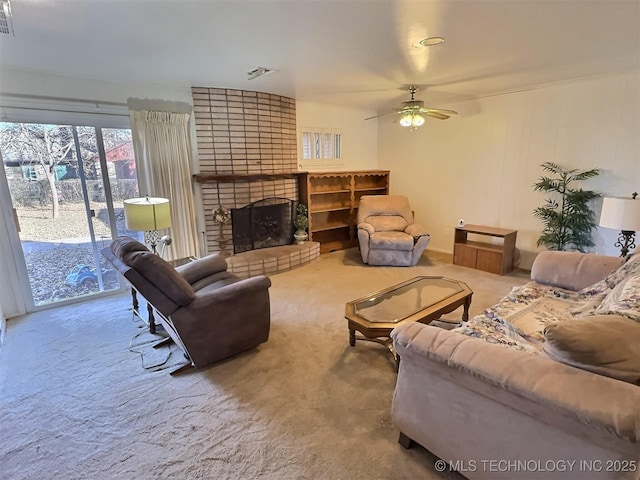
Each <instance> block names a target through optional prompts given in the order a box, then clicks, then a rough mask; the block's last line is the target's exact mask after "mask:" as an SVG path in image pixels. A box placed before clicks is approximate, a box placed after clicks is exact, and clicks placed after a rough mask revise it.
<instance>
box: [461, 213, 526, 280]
mask: <svg viewBox="0 0 640 480" xmlns="http://www.w3.org/2000/svg"><path fill="white" fill-rule="evenodd" d="M517 234H518V232H517V230H508V229H504V228H495V227H486V226H484V225H465V226H464V227H458V228H456V231H455V237H454V243H453V263H454V264H455V265H461V266H463V267H469V268H475V269H477V270H483V271H485V272H491V273H496V274H498V275H504V274H505V273H507V272H510V271H511V270H513V256H514V253H515V249H516V236H517ZM469 235H472V237H473V238H478V237H479V238H480V240H472V239H471V238H470V237H469ZM494 239H496V240H497V242H496V243H494V242H493V240H494Z"/></svg>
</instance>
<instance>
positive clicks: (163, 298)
mask: <svg viewBox="0 0 640 480" xmlns="http://www.w3.org/2000/svg"><path fill="white" fill-rule="evenodd" d="M102 254H103V255H104V256H105V258H106V259H107V260H109V262H111V263H112V264H113V266H114V267H115V268H116V270H117V271H118V272H119V273H121V274H122V275H123V276H124V277H125V278H126V279H127V280H128V281H129V282H130V283H131V285H132V286H133V287H134V288H135V289H136V291H137V292H138V293H139V294H140V295H142V296H143V297H144V298H145V300H147V302H148V303H149V304H151V305H152V306H153V308H154V310H155V312H156V313H157V314H158V317H159V320H160V323H161V324H162V326H163V327H164V329H165V330H166V332H167V333H168V335H169V336H170V337H171V338H172V339H173V340H174V341H175V342H176V344H178V345H179V346H180V347H181V348H182V349H183V350H184V353H185V356H186V357H187V358H188V360H189V361H190V363H191V365H193V366H195V367H204V366H207V365H211V364H213V363H215V362H217V361H219V360H222V359H225V358H228V357H231V356H233V355H235V354H237V353H240V352H243V351H246V350H249V349H251V348H254V347H256V346H258V345H259V344H261V343H263V342H266V341H267V339H268V338H269V327H270V318H271V316H270V302H269V287H270V286H271V280H269V278H268V277H266V276H264V275H260V276H257V277H252V278H247V279H240V278H239V277H237V276H236V275H234V274H233V273H231V272H227V263H226V261H225V259H224V258H223V257H222V256H220V255H209V256H207V257H204V258H201V259H197V260H194V261H193V262H190V263H187V264H186V265H182V266H180V267H176V268H173V267H172V266H171V265H170V264H169V263H168V262H166V261H165V260H163V259H162V258H161V257H159V256H158V255H155V254H153V253H151V252H150V251H149V250H148V249H147V248H146V247H145V246H144V245H143V244H141V243H140V242H138V241H136V240H134V239H132V238H129V237H119V238H117V239H116V240H115V241H113V242H112V243H111V245H109V247H106V248H104V249H103V250H102Z"/></svg>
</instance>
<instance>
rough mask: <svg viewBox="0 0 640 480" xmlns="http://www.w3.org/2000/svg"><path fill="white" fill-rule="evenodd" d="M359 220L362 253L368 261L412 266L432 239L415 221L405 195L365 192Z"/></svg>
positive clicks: (361, 202)
mask: <svg viewBox="0 0 640 480" xmlns="http://www.w3.org/2000/svg"><path fill="white" fill-rule="evenodd" d="M357 220H358V242H359V244H360V254H361V255H362V261H363V262H364V263H368V264H369V265H392V266H398V267H409V266H413V265H415V264H416V263H418V260H419V259H420V256H421V255H422V252H424V249H425V248H427V245H428V244H429V240H430V239H431V237H430V236H429V234H428V233H427V231H426V229H425V228H424V227H423V226H421V225H419V224H417V223H414V222H413V212H412V210H411V206H410V205H409V199H408V198H407V197H405V196H404V195H363V196H362V197H360V205H359V207H358V218H357Z"/></svg>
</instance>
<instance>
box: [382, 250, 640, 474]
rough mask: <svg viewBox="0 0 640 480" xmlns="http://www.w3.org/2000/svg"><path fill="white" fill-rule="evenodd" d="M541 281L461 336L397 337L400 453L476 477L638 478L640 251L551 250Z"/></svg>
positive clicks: (420, 331) (537, 276)
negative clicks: (427, 456) (434, 459)
mask: <svg viewBox="0 0 640 480" xmlns="http://www.w3.org/2000/svg"><path fill="white" fill-rule="evenodd" d="M531 280H532V281H531V282H529V283H528V284H526V285H524V286H521V287H515V288H513V289H512V291H511V292H510V293H509V294H508V295H506V296H505V297H504V298H503V299H502V300H500V301H499V302H498V303H497V304H496V305H494V306H493V307H491V308H489V309H487V310H486V311H485V312H483V313H482V314H480V315H477V316H476V317H474V318H472V319H471V320H469V321H468V322H465V323H463V324H462V325H461V326H460V327H458V328H455V329H453V330H450V331H447V330H443V329H440V328H436V327H433V326H428V325H423V324H420V323H412V324H408V325H403V326H400V327H398V328H396V329H395V330H394V331H393V332H392V334H391V336H392V339H393V343H394V346H395V348H396V350H397V352H398V354H399V356H400V358H401V362H400V369H399V372H398V381H397V385H396V391H395V394H394V399H393V406H392V419H393V421H394V424H395V425H396V427H398V429H399V430H400V432H401V433H400V443H401V444H402V445H403V446H405V447H409V446H411V445H412V443H413V442H416V443H419V444H421V445H422V446H424V447H425V448H427V449H428V450H430V451H431V452H432V453H433V454H435V455H437V456H438V457H440V458H441V459H443V460H444V461H445V462H447V463H446V465H455V466H457V467H456V468H457V469H458V470H460V469H464V471H461V473H463V475H465V476H467V477H468V478H471V479H476V478H479V479H484V478H487V479H489V478H491V479H500V478H504V479H507V478H518V479H527V478H537V479H554V478H562V479H573V478H580V479H583V478H584V479H586V478H605V479H636V480H637V479H638V478H640V253H637V254H635V255H632V256H630V257H628V258H626V259H620V258H615V257H606V256H598V255H590V254H581V253H572V252H543V253H541V254H539V255H538V257H537V258H536V260H535V262H534V265H533V267H532V270H531ZM505 347H506V348H505ZM500 462H503V463H500ZM499 465H506V467H505V468H499V467H498V466H499ZM436 466H437V465H436ZM492 467H495V468H492ZM507 467H508V468H507Z"/></svg>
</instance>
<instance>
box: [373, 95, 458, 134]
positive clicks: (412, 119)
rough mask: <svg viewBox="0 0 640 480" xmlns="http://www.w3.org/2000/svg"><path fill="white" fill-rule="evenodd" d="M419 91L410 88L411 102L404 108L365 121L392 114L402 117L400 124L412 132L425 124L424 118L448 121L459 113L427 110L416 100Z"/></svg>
mask: <svg viewBox="0 0 640 480" xmlns="http://www.w3.org/2000/svg"><path fill="white" fill-rule="evenodd" d="M417 91H418V87H416V86H413V85H411V86H409V93H410V94H411V100H408V101H406V102H402V106H401V107H400V108H399V109H396V110H394V111H392V112H388V113H383V114H382V115H376V116H374V117H369V118H365V120H371V119H372V118H378V117H384V116H385V115H390V114H391V113H396V114H398V115H400V120H399V123H400V125H402V126H403V127H410V128H411V130H413V129H415V128H418V127H420V126H422V125H423V124H424V116H427V117H432V118H437V119H438V120H446V119H447V118H449V117H450V116H451V115H457V114H458V112H455V111H453V110H444V109H441V108H426V107H425V106H424V102H423V101H422V100H416V99H415V98H414V95H415V93H416V92H417Z"/></svg>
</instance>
